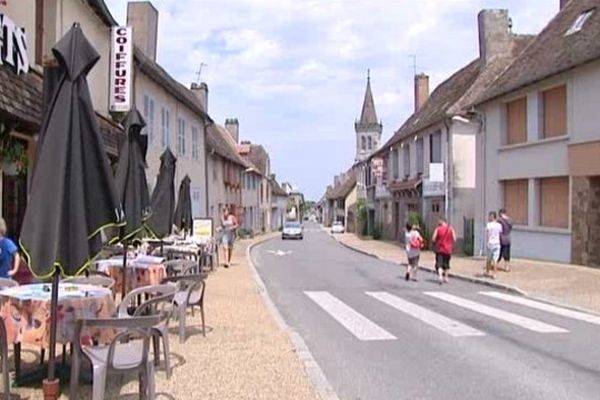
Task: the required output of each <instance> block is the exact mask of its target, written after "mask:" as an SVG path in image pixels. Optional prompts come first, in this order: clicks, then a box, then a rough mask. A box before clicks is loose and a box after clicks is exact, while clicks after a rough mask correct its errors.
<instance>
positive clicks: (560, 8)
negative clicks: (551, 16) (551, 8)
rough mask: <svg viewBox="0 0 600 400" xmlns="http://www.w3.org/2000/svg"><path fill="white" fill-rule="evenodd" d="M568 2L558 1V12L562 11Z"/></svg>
mask: <svg viewBox="0 0 600 400" xmlns="http://www.w3.org/2000/svg"><path fill="white" fill-rule="evenodd" d="M569 1H570V0H560V2H559V6H558V9H559V10H562V9H563V8H565V6H566V5H567V3H568V2H569Z"/></svg>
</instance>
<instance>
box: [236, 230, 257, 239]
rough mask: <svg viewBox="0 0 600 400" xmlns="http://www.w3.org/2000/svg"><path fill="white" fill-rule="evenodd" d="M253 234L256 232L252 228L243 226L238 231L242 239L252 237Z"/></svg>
mask: <svg viewBox="0 0 600 400" xmlns="http://www.w3.org/2000/svg"><path fill="white" fill-rule="evenodd" d="M253 234H254V232H253V231H252V229H246V228H241V229H240V230H239V231H238V236H239V237H240V238H242V239H245V238H251V237H252V236H253Z"/></svg>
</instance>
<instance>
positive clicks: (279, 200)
mask: <svg viewBox="0 0 600 400" xmlns="http://www.w3.org/2000/svg"><path fill="white" fill-rule="evenodd" d="M270 181H271V230H272V231H276V230H279V229H280V228H281V227H283V224H284V223H285V221H286V212H287V207H288V199H289V197H288V193H287V192H286V191H285V190H284V189H283V188H282V187H281V185H280V184H279V183H278V182H277V179H276V176H275V174H271V177H270Z"/></svg>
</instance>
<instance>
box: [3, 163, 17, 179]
mask: <svg viewBox="0 0 600 400" xmlns="http://www.w3.org/2000/svg"><path fill="white" fill-rule="evenodd" d="M0 167H1V168H2V172H3V173H4V175H8V176H16V175H18V174H19V169H18V168H17V163H14V162H3V163H2V165H0Z"/></svg>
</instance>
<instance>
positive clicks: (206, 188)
mask: <svg viewBox="0 0 600 400" xmlns="http://www.w3.org/2000/svg"><path fill="white" fill-rule="evenodd" d="M210 124H211V123H210V122H205V123H204V195H205V196H206V204H205V206H206V207H205V212H206V218H212V215H209V205H208V203H210V199H209V197H208V195H209V191H208V190H209V189H208V157H209V154H208V152H207V150H208V147H207V143H208V141H207V140H206V137H207V134H208V127H209V126H210Z"/></svg>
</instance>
